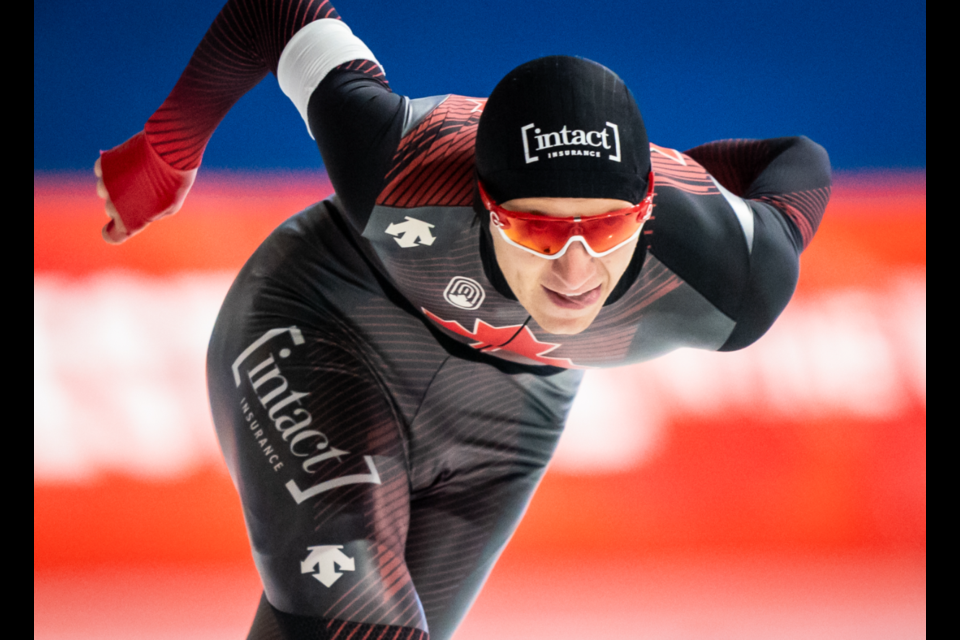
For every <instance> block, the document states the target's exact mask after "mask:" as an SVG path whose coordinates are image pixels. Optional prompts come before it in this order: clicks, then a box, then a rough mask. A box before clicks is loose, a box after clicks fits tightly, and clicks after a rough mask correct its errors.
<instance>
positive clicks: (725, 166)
mask: <svg viewBox="0 0 960 640" xmlns="http://www.w3.org/2000/svg"><path fill="white" fill-rule="evenodd" d="M771 152H772V149H771V148H770V145H769V144H768V143H767V141H766V140H718V141H717V142H708V143H707V144H703V145H700V146H699V147H696V149H690V150H689V151H687V154H688V155H690V156H691V157H693V158H694V159H695V160H696V161H697V162H699V163H700V164H702V165H703V166H704V168H706V170H707V171H709V172H710V175H712V176H713V177H714V178H716V179H717V182H719V183H720V184H722V185H723V186H724V187H726V188H727V190H728V191H730V192H731V193H733V194H735V195H738V196H740V197H746V195H747V189H749V188H750V185H751V184H753V182H754V181H755V180H756V179H757V176H759V175H760V174H761V173H762V172H763V170H764V169H765V168H766V167H767V165H768V164H770V156H771Z"/></svg>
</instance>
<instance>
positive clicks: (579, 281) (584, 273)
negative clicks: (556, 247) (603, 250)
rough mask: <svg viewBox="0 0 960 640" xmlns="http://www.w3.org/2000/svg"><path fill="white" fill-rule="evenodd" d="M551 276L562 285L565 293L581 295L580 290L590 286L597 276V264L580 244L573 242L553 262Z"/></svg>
mask: <svg viewBox="0 0 960 640" xmlns="http://www.w3.org/2000/svg"><path fill="white" fill-rule="evenodd" d="M552 272H553V275H554V276H555V277H556V278H557V279H558V280H560V282H561V283H563V286H564V288H565V292H566V293H583V292H582V291H580V289H581V288H583V287H584V286H586V285H588V284H592V280H593V279H594V277H595V276H596V274H597V264H596V261H595V260H594V258H593V256H591V255H590V254H589V253H587V250H586V248H585V247H584V246H583V243H582V242H579V241H577V242H573V243H571V244H570V246H569V247H567V252H566V253H564V254H563V255H562V256H560V257H559V258H557V259H556V260H554V261H553V269H552Z"/></svg>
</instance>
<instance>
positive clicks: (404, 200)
mask: <svg viewBox="0 0 960 640" xmlns="http://www.w3.org/2000/svg"><path fill="white" fill-rule="evenodd" d="M485 104H486V98H468V97H465V96H457V95H448V96H436V97H433V98H421V99H419V100H410V101H409V103H408V107H407V113H406V117H405V122H404V128H403V133H402V137H401V139H400V144H399V146H398V147H397V151H396V153H395V154H394V157H393V161H392V163H391V166H390V169H389V171H388V172H387V175H386V179H385V181H384V188H383V190H382V191H381V192H380V195H379V197H378V198H377V204H379V205H383V206H390V207H402V208H408V207H423V206H470V205H471V203H472V202H473V176H474V148H475V144H476V137H477V124H478V123H479V122H480V114H481V113H483V107H484V105H485Z"/></svg>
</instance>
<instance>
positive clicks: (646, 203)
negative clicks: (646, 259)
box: [477, 170, 656, 260]
mask: <svg viewBox="0 0 960 640" xmlns="http://www.w3.org/2000/svg"><path fill="white" fill-rule="evenodd" d="M477 186H478V187H479V190H480V199H481V201H482V202H483V206H484V208H486V210H487V211H489V212H490V221H491V222H493V224H494V226H495V227H497V231H499V232H500V237H501V238H503V239H504V241H506V242H507V244H509V245H511V246H514V247H517V248H518V249H522V250H523V251H526V252H527V253H529V254H532V255H535V256H537V257H539V258H543V259H544V260H557V259H559V258H561V257H562V256H563V255H564V254H565V253H566V252H567V249H569V248H570V245H571V244H573V243H574V242H580V244H582V245H583V248H584V249H586V251H587V253H588V254H590V255H591V256H592V257H594V258H602V257H604V256H607V255H610V254H611V253H613V252H614V251H616V250H617V249H620V248H622V247H624V246H626V245H627V244H629V243H631V242H633V241H634V240H636V239H637V238H638V237H639V236H640V232H641V231H643V225H644V223H645V222H646V221H647V220H649V219H650V216H651V214H652V213H653V207H654V206H655V205H654V204H653V197H654V196H655V195H656V194H655V193H654V190H653V188H654V177H653V170H651V171H650V175H649V176H648V179H647V193H646V196H645V197H644V198H643V200H642V201H640V202H639V203H638V204H635V205H633V206H632V207H627V208H624V209H617V210H616V211H610V212H608V213H601V214H598V215H595V216H585V217H581V216H574V217H563V218H560V217H556V216H545V215H541V214H536V213H528V212H525V211H510V210H508V209H504V208H503V207H501V206H500V205H498V204H497V203H496V202H494V201H493V198H491V197H490V196H489V195H488V194H487V191H486V189H484V188H483V183H482V182H480V180H479V179H478V180H477ZM628 215H637V216H642V219H641V220H640V226H638V227H637V230H636V232H634V233H633V234H631V235H630V237H629V238H627V239H626V240H624V241H623V242H620V243H618V244H617V245H616V246H614V247H611V248H610V249H607V250H606V251H594V249H593V247H591V246H590V243H589V242H588V241H587V239H586V238H584V237H583V236H582V235H575V236H570V237H569V238H567V241H566V243H565V244H564V245H563V247H562V248H561V249H560V251H558V252H556V253H554V254H552V255H547V254H545V253H541V252H540V251H537V250H536V249H531V248H530V247H527V246H524V245H522V244H520V243H518V242H516V241H514V240H512V239H511V238H510V237H509V236H507V234H506V232H504V230H503V227H504V222H503V221H502V220H501V216H502V217H504V218H507V219H510V218H513V219H515V220H527V221H531V222H542V223H548V224H582V223H584V222H591V221H594V220H602V219H604V218H612V217H615V216H628Z"/></svg>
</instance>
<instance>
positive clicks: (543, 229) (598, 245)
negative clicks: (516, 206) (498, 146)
mask: <svg viewBox="0 0 960 640" xmlns="http://www.w3.org/2000/svg"><path fill="white" fill-rule="evenodd" d="M477 185H478V187H479V188H480V199H481V200H482V201H483V206H484V207H485V208H486V209H487V211H489V212H490V220H491V221H492V222H493V224H494V225H495V226H496V227H497V229H498V230H499V231H500V236H501V237H502V238H503V239H504V240H506V241H507V242H508V243H509V244H511V245H513V246H515V247H518V248H520V249H523V250H524V251H527V252H528V253H532V254H534V255H537V256H540V257H541V258H546V259H547V260H556V259H557V258H559V257H560V256H562V255H563V254H564V253H566V252H567V248H568V247H569V246H570V245H571V244H573V242H575V241H577V240H579V241H580V242H581V243H582V244H583V246H584V248H585V249H586V250H587V253H589V254H590V255H591V256H593V257H594V258H602V257H603V256H605V255H608V254H610V253H613V252H614V251H616V250H617V249H619V248H620V247H622V246H624V245H626V244H627V243H629V242H632V241H633V240H634V239H635V238H637V236H639V235H640V230H641V229H642V228H643V223H644V222H646V221H647V219H648V218H650V214H651V213H652V211H653V196H654V193H653V171H651V172H650V176H649V178H648V180H647V195H646V196H645V197H644V199H643V200H642V201H641V202H640V203H639V204H636V205H634V206H632V207H628V208H626V209H618V210H617V211H611V212H610V213H601V214H599V215H596V216H586V217H573V218H556V217H553V216H545V215H540V214H536V213H526V212H520V211H508V210H507V209H504V208H503V207H501V206H500V205H498V204H497V203H496V202H494V201H493V199H492V198H491V197H490V196H489V195H488V194H487V191H486V189H484V188H483V183H482V182H480V181H477Z"/></svg>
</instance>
